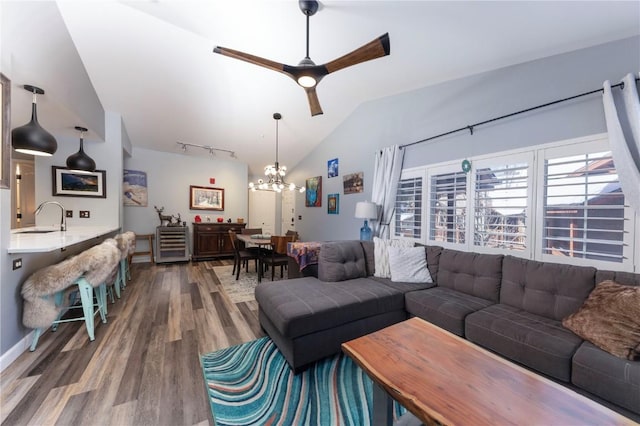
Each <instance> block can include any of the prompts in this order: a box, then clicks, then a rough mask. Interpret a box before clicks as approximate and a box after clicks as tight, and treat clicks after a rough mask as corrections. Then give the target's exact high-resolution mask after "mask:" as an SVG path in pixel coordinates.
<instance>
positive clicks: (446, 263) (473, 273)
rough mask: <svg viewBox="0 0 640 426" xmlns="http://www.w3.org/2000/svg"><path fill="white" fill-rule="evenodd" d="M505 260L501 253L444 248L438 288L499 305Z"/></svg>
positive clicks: (439, 269) (441, 256) (439, 265)
mask: <svg viewBox="0 0 640 426" xmlns="http://www.w3.org/2000/svg"><path fill="white" fill-rule="evenodd" d="M427 255H428V253H427ZM502 258H503V256H502V255H501V254H500V255H497V254H480V253H469V252H463V251H458V250H450V249H443V250H442V252H441V253H440V262H439V264H438V275H437V277H438V278H437V281H436V282H437V283H438V287H447V288H451V289H453V290H457V291H460V292H462V293H466V294H469V295H471V296H476V297H481V298H483V299H486V300H489V301H492V302H496V303H497V302H498V299H499V296H500V281H501V278H502Z"/></svg>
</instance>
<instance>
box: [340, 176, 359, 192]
mask: <svg viewBox="0 0 640 426" xmlns="http://www.w3.org/2000/svg"><path fill="white" fill-rule="evenodd" d="M342 179H343V187H344V193H345V194H357V193H359V192H362V191H364V178H363V173H362V172H357V173H350V174H348V175H344V176H343V177H342Z"/></svg>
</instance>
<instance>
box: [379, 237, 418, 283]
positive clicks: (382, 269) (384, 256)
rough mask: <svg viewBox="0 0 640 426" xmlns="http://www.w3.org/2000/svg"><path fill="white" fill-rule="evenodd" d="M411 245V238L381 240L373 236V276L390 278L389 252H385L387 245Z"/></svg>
mask: <svg viewBox="0 0 640 426" xmlns="http://www.w3.org/2000/svg"><path fill="white" fill-rule="evenodd" d="M413 245H414V244H413V241H411V240H400V239H396V240H383V239H381V238H378V237H373V256H374V257H375V268H376V270H375V271H374V273H373V276H374V277H378V278H391V269H389V254H388V252H387V249H388V248H389V247H413Z"/></svg>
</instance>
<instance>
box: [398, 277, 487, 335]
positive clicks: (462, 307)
mask: <svg viewBox="0 0 640 426" xmlns="http://www.w3.org/2000/svg"><path fill="white" fill-rule="evenodd" d="M491 304H493V302H490V301H488V300H486V299H483V298H480V297H475V296H471V295H469V294H466V293H461V292H459V291H455V290H451V289H449V288H442V287H436V288H432V289H429V290H423V291H412V292H410V293H407V294H405V305H406V310H407V312H409V313H410V314H411V315H415V316H417V317H420V318H422V319H425V320H427V321H429V322H431V323H433V324H435V325H437V326H438V327H442V328H444V329H445V330H448V331H450V332H452V333H454V334H457V335H458V336H464V319H465V318H466V316H467V315H469V314H470V313H472V312H475V311H477V310H479V309H482V308H486V307H487V306H490V305H491Z"/></svg>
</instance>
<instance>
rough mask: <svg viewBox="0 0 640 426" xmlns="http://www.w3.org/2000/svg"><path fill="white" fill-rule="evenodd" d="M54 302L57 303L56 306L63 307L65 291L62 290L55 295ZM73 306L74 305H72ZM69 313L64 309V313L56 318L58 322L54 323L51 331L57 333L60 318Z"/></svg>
mask: <svg viewBox="0 0 640 426" xmlns="http://www.w3.org/2000/svg"><path fill="white" fill-rule="evenodd" d="M72 295H73V294H70V295H69V299H71V297H72ZM53 300H54V301H55V304H56V306H62V303H63V302H64V290H61V291H59V292H57V293H55V294H54V295H53ZM72 304H73V303H72ZM66 312H67V309H63V310H62V311H60V313H59V314H58V317H57V318H56V320H55V321H54V322H53V324H51V331H56V330H58V325H59V323H58V321H60V318H62V316H63V315H64V314H65V313H66Z"/></svg>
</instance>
